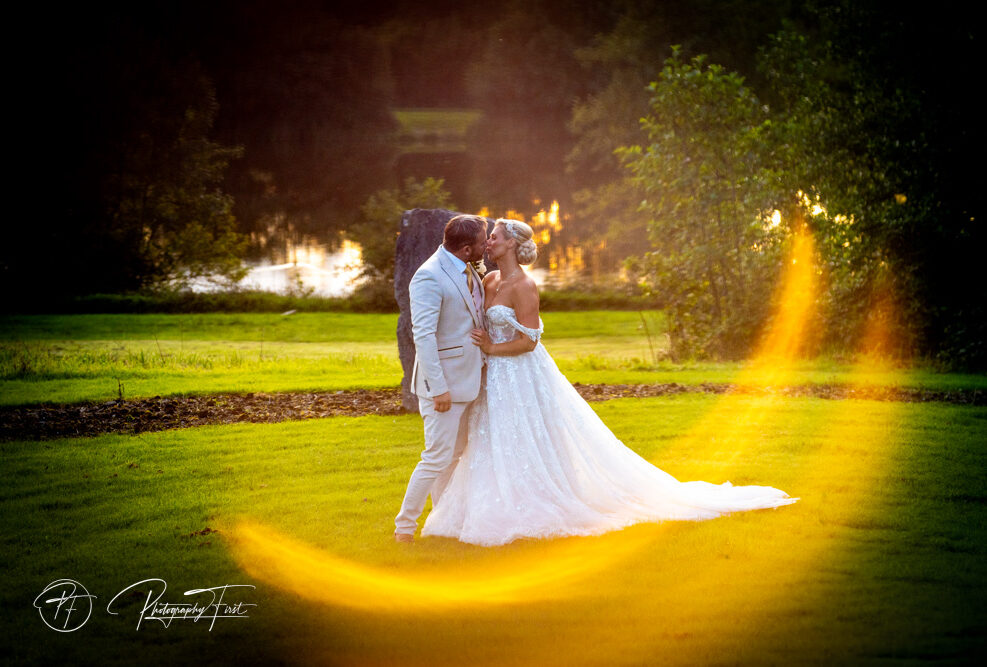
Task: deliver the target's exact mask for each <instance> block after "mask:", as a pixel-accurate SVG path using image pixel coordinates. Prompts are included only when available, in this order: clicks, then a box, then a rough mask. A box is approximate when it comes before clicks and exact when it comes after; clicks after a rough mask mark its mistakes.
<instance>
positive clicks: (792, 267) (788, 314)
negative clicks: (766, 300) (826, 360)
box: [754, 228, 819, 372]
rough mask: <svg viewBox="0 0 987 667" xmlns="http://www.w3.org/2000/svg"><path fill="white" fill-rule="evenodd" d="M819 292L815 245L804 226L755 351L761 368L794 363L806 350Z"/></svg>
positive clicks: (794, 238) (785, 268)
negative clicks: (768, 320) (762, 335)
mask: <svg viewBox="0 0 987 667" xmlns="http://www.w3.org/2000/svg"><path fill="white" fill-rule="evenodd" d="M818 292H819V285H818V272H817V269H816V262H815V244H814V243H813V241H812V237H811V236H810V235H809V233H808V232H807V231H805V229H804V228H803V229H800V230H799V231H797V232H795V234H794V235H793V236H792V248H791V251H790V255H789V261H787V262H785V265H784V269H783V273H782V276H781V288H780V290H778V292H777V293H776V295H775V306H774V315H773V316H772V317H771V325H770V328H769V329H768V331H767V333H766V335H764V337H763V338H762V340H761V343H760V345H759V346H758V348H757V352H756V354H755V361H754V364H755V366H757V367H758V370H760V371H762V372H763V371H766V370H768V369H769V368H772V367H774V366H777V365H778V364H779V363H785V362H791V361H794V360H795V359H797V358H798V357H799V356H800V354H802V353H803V352H805V347H806V343H807V338H808V329H809V325H810V323H811V322H812V320H813V319H814V317H813V316H814V315H815V308H816V299H817V296H818Z"/></svg>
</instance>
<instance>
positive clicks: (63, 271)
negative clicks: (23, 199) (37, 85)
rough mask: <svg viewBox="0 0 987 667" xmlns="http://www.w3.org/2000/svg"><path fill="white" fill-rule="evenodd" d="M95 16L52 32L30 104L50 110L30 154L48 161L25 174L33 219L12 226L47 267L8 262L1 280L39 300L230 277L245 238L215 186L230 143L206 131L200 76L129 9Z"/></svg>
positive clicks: (211, 112)
mask: <svg viewBox="0 0 987 667" xmlns="http://www.w3.org/2000/svg"><path fill="white" fill-rule="evenodd" d="M100 19H101V20H100V21H98V22H96V23H95V24H94V25H93V26H92V32H87V31H77V32H75V31H72V30H70V29H69V27H68V26H59V27H61V28H63V29H64V34H58V33H57V32H56V33H55V34H54V35H53V36H52V39H53V43H52V44H51V47H52V50H51V51H50V52H49V53H48V54H47V57H48V60H46V61H44V63H43V64H44V66H46V67H47V70H45V74H46V76H47V77H48V78H47V79H46V81H49V82H50V84H51V85H50V86H48V87H46V88H45V89H44V92H43V93H42V94H41V95H39V99H38V100H37V101H36V104H38V105H39V107H40V108H43V109H46V110H50V111H53V112H54V111H57V113H58V114H59V115H58V118H57V122H53V121H52V119H50V118H48V119H47V122H43V121H41V120H38V121H36V122H37V123H38V124H37V126H36V127H35V129H36V135H35V136H37V137H38V141H39V146H38V147H37V148H36V149H35V151H36V152H37V153H38V154H39V155H41V156H49V157H48V158H47V159H49V160H50V159H51V157H50V156H52V155H57V156H58V159H57V160H54V161H52V162H51V163H50V164H48V165H47V166H48V170H47V171H46V172H44V173H40V172H39V173H38V174H37V175H35V177H34V179H33V180H34V184H35V185H36V186H37V187H38V188H43V189H45V190H46V196H45V200H44V201H45V206H44V207H43V208H39V211H38V213H37V214H36V215H37V218H38V219H37V222H36V223H35V224H32V225H26V224H22V225H21V230H22V231H21V234H22V237H24V241H25V242H27V243H30V244H31V247H43V248H44V249H45V251H46V254H47V257H48V259H49V264H48V266H47V267H46V271H44V272H43V274H42V275H39V276H38V277H37V280H30V281H24V278H25V277H26V276H32V273H31V267H30V266H29V265H26V264H24V263H21V262H19V261H18V260H17V259H15V261H12V262H10V263H9V264H8V265H7V266H8V267H9V269H8V271H9V272H8V273H7V275H6V276H5V278H6V279H8V280H12V281H17V280H20V281H21V282H22V284H24V287H26V288H28V289H32V288H33V290H36V292H37V293H39V294H40V295H44V296H49V295H52V294H65V293H68V294H71V293H84V292H87V291H88V292H93V291H126V290H136V289H141V288H153V287H157V286H161V285H164V284H170V283H172V282H173V281H178V282H183V281H187V280H189V279H192V278H196V277H200V276H205V275H212V274H222V275H225V276H226V277H229V278H236V277H237V276H238V275H239V273H240V270H241V269H240V257H241V255H242V252H243V249H244V246H245V239H244V238H243V236H242V235H240V234H239V233H237V231H236V226H235V220H234V218H233V216H232V213H231V210H232V204H233V202H232V199H231V198H230V197H229V196H228V195H227V194H226V193H224V192H223V191H222V189H221V187H220V186H221V183H222V181H223V178H224V177H225V170H226V168H227V166H228V164H229V161H230V160H231V159H232V158H234V157H236V156H237V155H238V154H239V149H234V148H228V147H224V146H221V145H220V144H218V143H216V142H214V141H213V140H212V139H211V138H210V134H211V131H212V124H213V120H214V118H215V115H216V111H217V108H218V106H217V102H216V98H215V94H214V91H213V85H212V82H211V80H210V79H209V78H208V77H207V76H206V74H205V72H204V71H203V70H202V68H201V66H200V64H199V62H198V61H197V60H196V59H195V58H194V57H191V56H189V55H188V54H179V53H176V52H175V51H173V50H171V49H169V48H168V46H167V45H166V44H164V43H163V42H162V41H161V40H160V39H157V38H156V37H155V36H154V35H153V34H151V33H147V32H145V31H144V30H143V28H142V27H141V26H140V25H139V23H135V22H134V21H133V19H132V17H126V16H123V15H116V14H112V13H106V14H105V15H104V14H100ZM39 76H40V74H39ZM22 291H24V290H19V292H22Z"/></svg>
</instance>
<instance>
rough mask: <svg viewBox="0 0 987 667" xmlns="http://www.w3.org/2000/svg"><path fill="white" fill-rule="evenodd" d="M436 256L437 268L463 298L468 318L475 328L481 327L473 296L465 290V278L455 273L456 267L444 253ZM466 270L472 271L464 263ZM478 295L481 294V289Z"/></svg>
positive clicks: (467, 264)
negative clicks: (440, 268)
mask: <svg viewBox="0 0 987 667" xmlns="http://www.w3.org/2000/svg"><path fill="white" fill-rule="evenodd" d="M438 254H439V266H441V267H442V270H443V271H444V272H445V274H446V276H448V277H449V280H451V281H452V284H453V285H455V286H456V289H457V290H458V291H459V295H460V296H461V297H463V302H464V303H465V304H466V307H467V308H469V311H470V316H471V317H472V318H473V323H474V324H476V326H477V327H481V326H482V325H481V324H480V322H482V319H481V318H480V314H479V313H478V312H476V304H475V303H473V296H472V295H471V294H470V293H469V290H468V289H467V288H466V276H464V275H463V274H462V273H458V272H457V271H456V267H455V266H453V264H452V262H451V261H450V260H449V259H448V258H447V257H446V256H445V254H444V253H442V252H439V253H438ZM466 270H467V271H472V267H470V265H469V262H467V263H466ZM480 293H481V294H482V293H483V289H482V288H481V290H480Z"/></svg>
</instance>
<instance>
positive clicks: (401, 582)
mask: <svg viewBox="0 0 987 667" xmlns="http://www.w3.org/2000/svg"><path fill="white" fill-rule="evenodd" d="M657 530H658V527H655V528H654V530H651V531H645V532H639V533H637V534H635V535H633V537H629V536H628V535H624V534H621V533H611V534H608V535H603V536H600V537H595V538H588V539H587V538H584V539H568V540H557V541H553V542H540V543H539V544H538V545H537V546H538V547H543V548H535V549H533V550H529V551H528V552H521V553H512V554H507V555H501V556H500V557H496V556H497V555H498V554H497V552H496V551H492V552H489V553H492V554H493V555H494V556H495V558H486V559H483V560H482V561H481V562H475V563H472V564H468V565H462V566H458V567H457V566H449V565H444V566H443V567H442V569H441V570H440V571H435V572H429V571H428V570H427V569H425V570H423V569H422V568H420V567H416V568H415V569H414V571H413V572H409V571H408V569H407V568H405V569H404V570H401V569H388V568H385V567H375V566H370V565H363V564H360V563H356V562H353V561H350V560H347V559H344V558H340V557H337V556H334V555H332V554H330V553H328V552H326V551H323V550H320V549H317V548H315V547H312V546H310V545H307V544H304V543H302V542H299V541H297V540H293V539H291V538H289V537H288V536H286V535H284V534H281V533H279V532H278V531H276V530H274V529H272V528H270V527H266V526H263V525H260V524H258V523H254V522H251V521H241V522H239V523H238V524H236V525H235V526H234V527H233V529H232V530H231V531H230V536H231V537H230V546H231V550H232V553H233V556H234V558H235V559H236V561H237V563H238V564H239V565H240V567H241V568H242V569H243V570H244V571H245V572H246V573H247V574H249V575H250V576H252V577H254V578H255V579H258V580H261V581H264V582H266V583H268V584H271V585H273V586H277V587H278V588H281V589H283V590H286V591H289V592H291V593H294V594H296V595H298V596H299V597H302V598H305V599H307V600H311V601H313V602H321V603H325V604H330V605H337V606H342V607H350V608H356V609H363V610H367V611H375V612H397V613H401V612H419V611H422V610H423V609H428V610H430V611H433V612H434V611H441V610H451V609H457V608H462V607H471V608H482V607H493V606H499V605H512V604H530V603H533V602H541V601H545V600H554V599H559V598H563V597H574V596H578V595H582V594H587V593H588V591H587V590H586V589H585V588H582V587H579V586H578V585H574V584H577V583H578V581H579V579H581V578H582V577H583V576H585V575H586V574H587V573H589V572H596V571H598V570H601V569H605V568H607V567H609V566H611V565H613V564H614V563H615V562H616V561H618V560H620V559H621V558H623V557H624V556H625V555H626V554H628V553H631V552H634V551H637V550H638V549H640V547H641V546H642V545H643V544H645V543H646V542H648V541H651V540H653V539H654V534H655V532H656V531H657ZM478 551H479V550H478Z"/></svg>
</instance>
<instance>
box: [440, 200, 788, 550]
mask: <svg viewBox="0 0 987 667" xmlns="http://www.w3.org/2000/svg"><path fill="white" fill-rule="evenodd" d="M531 236H532V230H531V228H530V227H529V226H528V225H526V224H525V223H523V222H518V221H516V220H503V219H500V220H497V222H496V224H495V225H494V229H493V232H492V233H491V235H490V238H489V239H488V240H487V254H488V256H489V257H490V259H492V260H494V261H496V262H497V265H498V266H499V267H500V271H491V272H490V273H489V274H487V276H486V277H485V278H484V280H483V287H484V290H485V293H486V295H487V303H488V304H492V305H489V306H488V307H487V311H486V321H487V330H486V331H484V330H483V329H474V330H473V333H472V338H473V342H474V344H476V345H478V346H479V347H480V348H481V349H482V350H483V352H484V353H486V355H487V378H486V386H485V388H482V389H481V390H480V396H479V397H478V398H477V400H476V403H475V404H474V407H473V412H472V414H471V416H470V423H469V444H468V446H467V447H466V451H465V453H464V454H463V456H462V458H461V459H460V461H459V463H458V465H457V466H456V468H455V471H454V472H453V473H452V477H451V478H450V480H449V482H448V485H447V486H446V488H445V491H444V492H443V493H442V495H441V496H440V499H439V501H438V502H437V503H436V505H435V506H434V507H433V508H432V512H431V513H430V514H429V515H428V518H427V519H426V521H425V526H424V527H423V529H422V535H423V536H424V535H438V536H444V537H454V538H456V539H458V540H461V541H463V542H469V543H472V544H480V545H485V546H493V545H498V544H506V543H508V542H511V541H513V540H516V539H518V538H523V537H534V538H545V537H561V536H567V535H596V534H599V533H603V532H606V531H611V530H615V529H619V528H623V527H626V526H629V525H631V524H634V523H640V522H654V521H665V520H676V519H677V520H701V519H711V518H713V517H716V516H720V515H722V514H726V513H729V512H739V511H744V510H753V509H763V508H768V507H778V506H781V505H787V504H790V503H793V502H795V501H796V500H797V499H795V498H789V497H788V495H787V494H786V493H784V492H783V491H779V490H778V489H774V488H771V487H767V486H740V487H737V486H731V485H730V483H729V482H726V483H724V484H722V485H714V484H710V483H708V482H679V481H678V480H676V479H675V478H674V477H672V476H671V475H669V474H668V473H666V472H663V471H662V470H660V469H658V468H656V467H655V466H653V465H651V464H650V463H648V462H647V461H646V460H644V459H643V458H641V457H640V456H638V455H637V454H635V453H634V452H633V451H631V450H630V449H628V448H627V447H626V446H624V444H623V443H621V442H620V441H619V440H618V439H617V438H616V437H615V436H614V434H613V433H611V432H610V430H609V429H608V428H607V427H606V426H605V425H604V424H603V422H602V421H601V420H600V418H599V417H597V415H596V413H595V412H593V410H592V408H590V407H589V405H588V404H587V403H586V402H585V401H583V399H582V398H581V397H580V396H579V394H578V393H577V392H576V390H575V389H573V387H572V385H571V384H570V383H569V381H568V380H566V378H565V376H564V375H562V373H561V372H560V371H559V369H558V367H557V366H556V365H555V362H554V361H553V360H552V357H551V356H550V355H549V354H548V352H547V351H546V350H545V348H544V346H542V344H541V342H540V338H541V335H542V332H543V331H544V327H543V325H542V322H541V320H540V318H539V317H538V289H537V287H536V286H535V282H534V280H532V279H531V277H530V276H528V275H527V274H526V273H525V272H524V270H523V269H522V268H521V264H530V263H532V262H533V261H534V260H535V257H536V254H537V251H536V248H535V244H534V241H532V240H531Z"/></svg>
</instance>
